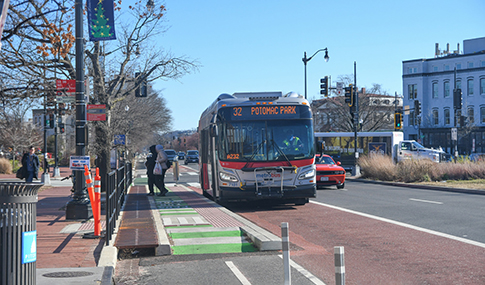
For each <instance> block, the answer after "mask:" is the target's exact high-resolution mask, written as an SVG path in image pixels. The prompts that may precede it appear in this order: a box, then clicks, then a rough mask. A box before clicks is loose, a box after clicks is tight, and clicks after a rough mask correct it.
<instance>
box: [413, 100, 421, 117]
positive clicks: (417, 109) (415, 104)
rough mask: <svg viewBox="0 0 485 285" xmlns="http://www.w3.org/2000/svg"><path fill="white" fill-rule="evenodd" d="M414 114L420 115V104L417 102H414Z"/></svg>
mask: <svg viewBox="0 0 485 285" xmlns="http://www.w3.org/2000/svg"><path fill="white" fill-rule="evenodd" d="M414 113H415V114H416V116H418V115H419V114H421V102H419V100H414Z"/></svg>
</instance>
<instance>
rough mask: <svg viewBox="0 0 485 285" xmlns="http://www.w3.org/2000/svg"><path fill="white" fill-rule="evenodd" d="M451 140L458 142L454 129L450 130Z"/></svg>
mask: <svg viewBox="0 0 485 285" xmlns="http://www.w3.org/2000/svg"><path fill="white" fill-rule="evenodd" d="M451 140H452V141H457V140H458V132H457V130H456V128H451Z"/></svg>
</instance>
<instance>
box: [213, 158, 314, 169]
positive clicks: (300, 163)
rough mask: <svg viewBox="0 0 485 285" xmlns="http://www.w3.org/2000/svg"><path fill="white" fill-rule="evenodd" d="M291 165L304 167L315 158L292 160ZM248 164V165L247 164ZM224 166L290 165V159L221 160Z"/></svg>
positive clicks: (310, 163)
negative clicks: (248, 161) (264, 160)
mask: <svg viewBox="0 0 485 285" xmlns="http://www.w3.org/2000/svg"><path fill="white" fill-rule="evenodd" d="M290 163H291V166H296V167H303V166H307V165H312V164H313V158H310V159H303V160H290ZM246 164H247V166H246ZM221 165H222V166H223V167H227V168H232V169H242V168H243V167H244V166H246V167H247V168H256V167H271V166H289V165H288V161H268V162H250V163H247V162H239V161H237V162H236V161H221Z"/></svg>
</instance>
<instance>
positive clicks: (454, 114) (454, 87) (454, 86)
mask: <svg viewBox="0 0 485 285" xmlns="http://www.w3.org/2000/svg"><path fill="white" fill-rule="evenodd" d="M455 92H456V67H455V70H454V83H453V100H454V98H455ZM453 105H454V104H453ZM457 110H458V109H456V108H453V125H454V127H455V129H456V121H457V117H456V113H457ZM454 153H455V161H456V159H457V158H458V135H457V136H456V141H454Z"/></svg>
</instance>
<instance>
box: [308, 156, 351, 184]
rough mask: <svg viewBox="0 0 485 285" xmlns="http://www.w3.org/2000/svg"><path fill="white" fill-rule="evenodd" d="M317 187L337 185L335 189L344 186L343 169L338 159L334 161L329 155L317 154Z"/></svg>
mask: <svg viewBox="0 0 485 285" xmlns="http://www.w3.org/2000/svg"><path fill="white" fill-rule="evenodd" d="M315 164H316V166H317V188H321V187H323V186H329V185H337V189H342V188H344V186H345V169H343V167H341V166H340V161H339V162H337V163H335V161H334V160H333V158H332V157H330V156H329V155H326V154H324V155H317V156H316V157H315Z"/></svg>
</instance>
